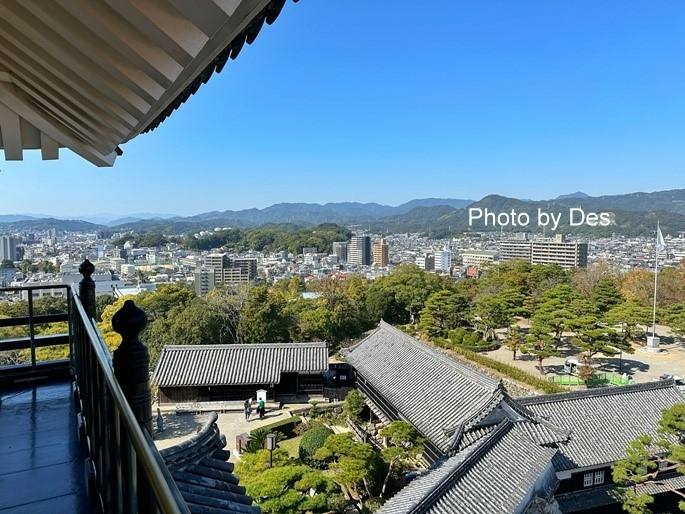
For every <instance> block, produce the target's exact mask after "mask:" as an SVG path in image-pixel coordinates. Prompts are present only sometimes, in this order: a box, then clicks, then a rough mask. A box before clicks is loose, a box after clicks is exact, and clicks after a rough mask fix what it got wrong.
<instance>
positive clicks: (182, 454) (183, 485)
mask: <svg viewBox="0 0 685 514" xmlns="http://www.w3.org/2000/svg"><path fill="white" fill-rule="evenodd" d="M216 420H217V414H216V412H212V413H211V414H210V415H209V419H208V420H207V422H206V423H205V425H204V426H203V427H202V429H201V430H200V432H199V433H198V434H197V435H195V436H193V437H192V438H190V439H188V440H187V441H184V442H182V443H180V444H177V445H175V446H171V447H169V448H165V449H164V450H161V451H160V452H159V453H160V454H161V456H162V458H163V459H164V461H165V463H166V465H167V467H168V468H169V471H170V472H171V476H172V477H173V478H174V481H175V482H176V485H177V486H178V489H179V491H181V494H182V495H183V498H184V499H185V501H186V504H187V505H188V508H189V509H190V512H191V513H192V514H231V513H240V514H259V512H261V509H260V508H259V507H256V506H254V505H252V498H251V497H249V496H247V495H246V494H245V488H244V487H243V486H241V485H239V484H238V477H237V476H235V475H234V474H233V464H232V463H230V462H226V459H227V458H228V452H226V451H225V450H223V448H224V446H226V440H225V438H224V437H223V436H222V435H221V433H220V432H219V428H218V427H217V425H216Z"/></svg>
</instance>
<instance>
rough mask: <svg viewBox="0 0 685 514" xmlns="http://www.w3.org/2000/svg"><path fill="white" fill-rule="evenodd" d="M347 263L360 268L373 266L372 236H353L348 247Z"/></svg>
mask: <svg viewBox="0 0 685 514" xmlns="http://www.w3.org/2000/svg"><path fill="white" fill-rule="evenodd" d="M347 262H348V263H350V264H356V265H358V266H369V265H370V264H371V236H352V238H351V239H350V244H349V245H348V246H347Z"/></svg>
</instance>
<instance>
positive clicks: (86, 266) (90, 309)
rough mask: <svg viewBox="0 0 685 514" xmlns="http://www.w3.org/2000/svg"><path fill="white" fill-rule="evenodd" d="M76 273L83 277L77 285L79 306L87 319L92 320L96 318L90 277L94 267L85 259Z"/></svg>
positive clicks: (93, 290)
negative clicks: (83, 310) (80, 305)
mask: <svg viewBox="0 0 685 514" xmlns="http://www.w3.org/2000/svg"><path fill="white" fill-rule="evenodd" d="M78 272H79V273H80V274H81V275H83V278H82V279H81V281H80V282H79V283H78V295H79V297H80V298H81V304H82V305H83V308H84V309H85V311H86V314H87V315H88V319H93V318H95V317H96V308H95V281H94V280H93V279H92V278H90V276H91V275H92V274H93V273H94V272H95V266H94V265H93V263H92V262H90V261H89V260H88V259H86V260H85V261H83V262H82V263H81V265H80V266H79V267H78Z"/></svg>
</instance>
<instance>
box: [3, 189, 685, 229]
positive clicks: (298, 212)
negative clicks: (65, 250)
mask: <svg viewBox="0 0 685 514" xmlns="http://www.w3.org/2000/svg"><path fill="white" fill-rule="evenodd" d="M469 209H481V210H483V212H485V210H486V209H487V210H488V212H494V213H497V214H499V213H511V212H512V210H513V211H515V212H516V213H521V212H525V213H527V214H528V216H529V218H530V222H529V224H528V225H527V226H515V225H513V224H511V223H509V224H507V225H505V226H504V227H500V225H499V224H496V225H495V226H493V224H488V226H485V224H484V223H483V222H482V221H480V222H479V221H477V220H476V222H473V220H472V223H471V224H469ZM571 209H574V211H573V213H575V219H572V218H571V217H570V215H571V214H572V213H571ZM539 211H542V212H547V213H554V214H555V215H558V216H560V218H559V221H558V226H557V229H556V230H552V229H551V227H550V226H548V227H546V228H545V229H544V232H545V233H546V234H547V235H552V234H553V233H554V232H556V233H559V232H562V233H565V234H588V235H593V236H597V237H601V236H608V235H611V234H614V233H616V234H620V235H625V236H640V235H650V234H653V233H654V227H655V225H656V221H657V220H659V222H660V223H661V226H662V228H663V231H664V233H665V234H668V233H670V234H672V235H677V233H678V232H679V231H682V230H685V189H674V190H670V191H657V192H653V193H630V194H625V195H613V196H600V197H591V196H587V195H586V194H584V193H580V192H578V193H573V194H570V195H561V196H558V197H557V198H555V199H553V200H543V201H531V200H520V199H517V198H509V197H505V196H500V195H489V196H486V197H484V198H482V199H481V200H479V201H477V202H473V201H472V200H459V199H450V198H425V199H420V200H412V201H410V202H406V203H404V204H402V205H399V206H396V207H391V206H387V205H380V204H377V203H358V202H340V203H327V204H324V205H320V204H315V203H280V204H276V205H272V206H270V207H267V208H264V209H245V210H241V211H231V210H227V211H221V212H219V211H213V212H206V213H202V214H198V215H195V216H188V217H180V216H179V217H173V218H169V219H161V218H154V219H146V220H138V221H132V222H128V223H124V224H118V225H116V226H113V227H112V226H110V227H105V226H104V225H96V224H93V223H88V222H85V221H64V220H58V219H52V218H51V219H23V220H21V221H19V220H17V219H16V217H14V218H10V216H8V215H4V216H0V233H3V232H12V231H29V230H30V231H39V230H45V229H48V228H56V229H57V230H67V231H92V230H98V229H109V230H114V231H117V232H128V231H132V232H136V233H145V232H158V233H164V234H179V235H180V234H188V233H196V232H199V231H202V230H213V229H215V228H217V227H225V228H228V227H230V228H238V229H251V228H258V227H264V226H265V225H269V224H272V225H278V226H280V227H283V229H285V230H287V227H290V228H291V229H297V228H301V227H312V226H316V225H319V224H321V223H335V224H338V225H340V226H345V227H349V228H351V229H353V230H372V231H374V232H376V233H397V232H419V233H425V234H429V235H431V236H433V237H436V238H440V237H447V236H450V235H458V234H462V233H464V232H469V231H483V230H501V229H503V230H505V231H529V232H534V233H541V232H543V228H542V227H541V226H540V225H539V224H538V220H537V214H538V212H539ZM589 213H595V214H599V213H611V219H612V220H613V221H614V223H612V224H611V225H607V226H600V225H597V226H590V225H588V223H585V222H581V223H577V222H578V221H579V220H580V219H582V217H583V216H584V215H586V214H589ZM4 220H7V221H6V222H4ZM584 221H586V220H584Z"/></svg>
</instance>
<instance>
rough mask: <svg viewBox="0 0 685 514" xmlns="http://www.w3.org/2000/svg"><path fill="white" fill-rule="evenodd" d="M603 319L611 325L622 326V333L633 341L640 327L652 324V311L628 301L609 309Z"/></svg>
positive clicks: (638, 303) (634, 301) (635, 301)
mask: <svg viewBox="0 0 685 514" xmlns="http://www.w3.org/2000/svg"><path fill="white" fill-rule="evenodd" d="M602 319H603V320H604V321H605V322H606V323H608V324H610V325H614V326H615V325H621V332H623V333H624V334H625V336H626V338H627V339H628V340H629V341H632V340H633V339H634V338H635V336H636V334H637V327H638V325H644V326H647V325H649V324H651V322H652V309H650V308H649V307H646V306H644V305H642V304H641V303H640V302H639V301H637V300H626V301H624V302H622V303H619V304H617V305H615V306H614V307H612V308H611V309H609V310H608V311H607V312H606V313H605V314H604V316H603V317H602Z"/></svg>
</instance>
